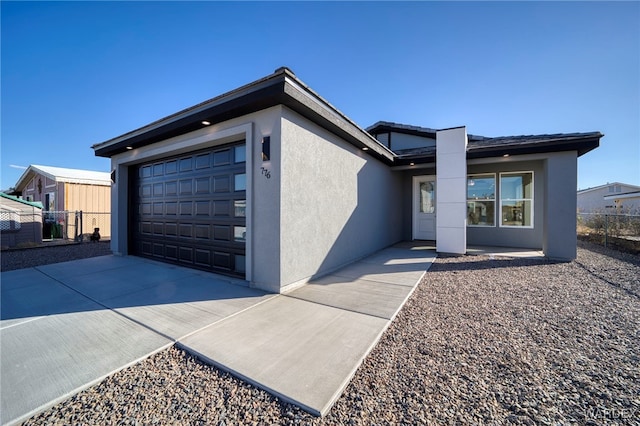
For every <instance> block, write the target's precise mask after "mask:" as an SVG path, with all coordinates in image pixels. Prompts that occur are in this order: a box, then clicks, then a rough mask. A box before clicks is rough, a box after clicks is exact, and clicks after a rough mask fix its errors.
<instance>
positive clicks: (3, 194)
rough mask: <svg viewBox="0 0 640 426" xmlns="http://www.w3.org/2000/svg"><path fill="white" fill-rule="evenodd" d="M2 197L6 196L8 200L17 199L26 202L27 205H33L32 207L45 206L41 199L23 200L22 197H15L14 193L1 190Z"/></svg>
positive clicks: (41, 207)
mask: <svg viewBox="0 0 640 426" xmlns="http://www.w3.org/2000/svg"><path fill="white" fill-rule="evenodd" d="M0 197H2V198H6V199H7V200H12V201H17V202H19V203H22V204H26V205H28V206H31V207H36V208H38V209H43V208H44V206H43V205H42V203H41V202H39V201H27V200H23V199H22V198H18V197H14V196H13V195H9V194H5V193H4V192H0Z"/></svg>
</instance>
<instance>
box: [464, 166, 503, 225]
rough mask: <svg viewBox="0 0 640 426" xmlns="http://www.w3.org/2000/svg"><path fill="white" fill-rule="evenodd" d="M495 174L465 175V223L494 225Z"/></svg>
mask: <svg viewBox="0 0 640 426" xmlns="http://www.w3.org/2000/svg"><path fill="white" fill-rule="evenodd" d="M495 212H496V175H494V174H482V175H469V176H468V177H467V225H468V226H495V224H496V223H495V220H496V219H495V218H496V213H495Z"/></svg>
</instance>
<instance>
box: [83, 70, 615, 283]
mask: <svg viewBox="0 0 640 426" xmlns="http://www.w3.org/2000/svg"><path fill="white" fill-rule="evenodd" d="M602 136H603V135H602V134H601V133H599V132H592V133H573V134H556V135H539V136H516V137H501V138H485V137H479V136H471V135H467V132H466V128H465V127H456V128H451V129H439V130H435V129H428V128H422V127H415V126H405V125H400V124H395V123H386V122H379V123H377V124H375V125H374V126H372V127H371V128H369V129H368V130H367V131H365V130H363V129H362V128H360V127H358V126H357V125H356V124H355V123H354V122H353V121H351V120H350V119H349V118H347V117H346V116H345V115H344V114H342V113H341V112H340V111H338V110H337V109H336V108H334V107H333V106H332V105H331V104H329V103H328V102H327V101H326V100H324V99H323V98H321V97H320V96H319V95H318V94H316V93H315V92H314V91H313V90H311V89H310V88H309V87H307V86H306V85H305V84H304V83H303V82H301V81H300V80H299V79H298V78H297V77H296V76H295V75H294V74H293V73H292V72H291V71H290V70H289V69H287V68H280V69H278V70H276V71H275V72H274V73H273V74H272V75H269V76H267V77H264V78H262V79H260V80H258V81H256V82H253V83H251V84H248V85H246V86H243V87H240V88H238V89H236V90H233V91H231V92H229V93H226V94H224V95H221V96H218V97H216V98H213V99H211V100H208V101H206V102H203V103H201V104H199V105H196V106H194V107H191V108H188V109H186V110H183V111H180V112H178V113H175V114H173V115H171V116H169V117H166V118H163V119H161V120H158V121H156V122H154V123H151V124H149V125H147V126H145V127H142V128H140V129H137V130H134V131H132V132H130V133H127V134H124V135H122V136H119V137H116V138H114V139H111V140H108V141H106V142H103V143H99V144H96V145H94V146H93V148H94V150H95V153H96V155H98V156H102V157H109V158H111V165H112V173H113V174H114V179H115V184H114V186H113V191H112V206H113V211H112V212H113V214H112V220H113V222H112V227H113V229H114V230H117V231H116V232H114V234H113V235H112V237H111V248H112V250H113V251H114V253H117V254H122V255H127V254H133V255H138V256H144V257H149V258H153V259H157V260H160V261H165V262H169V263H176V264H180V265H185V266H190V267H194V268H202V269H206V270H209V271H214V272H223V273H230V274H236V275H240V276H243V277H244V278H245V279H246V280H247V281H249V283H250V285H251V286H253V287H257V288H262V289H265V290H269V291H274V292H283V291H287V290H289V289H291V288H294V287H296V286H298V285H301V284H304V283H306V282H307V281H308V280H309V279H310V278H313V277H317V276H320V275H324V274H327V273H329V272H331V271H333V270H335V269H337V268H339V267H341V266H343V265H345V264H347V263H350V262H353V261H355V260H357V259H360V258H362V257H364V256H366V255H368V254H370V253H373V252H375V251H377V250H380V249H382V248H384V247H387V246H389V245H391V244H394V243H397V242H399V241H402V240H423V239H424V240H435V241H436V247H437V251H438V252H441V253H457V254H461V253H465V252H466V247H467V244H474V245H493V246H512V247H524V248H531V249H542V250H544V253H545V254H546V255H547V256H548V257H551V258H558V259H573V258H575V256H576V214H575V212H576V196H575V188H576V186H577V158H578V156H580V155H583V154H585V153H587V152H589V151H591V150H592V149H595V148H597V147H598V145H599V142H600V138H601V137H602Z"/></svg>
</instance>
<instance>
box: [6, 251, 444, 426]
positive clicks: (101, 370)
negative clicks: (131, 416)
mask: <svg viewBox="0 0 640 426" xmlns="http://www.w3.org/2000/svg"><path fill="white" fill-rule="evenodd" d="M434 258H435V252H433V251H432V250H428V249H425V248H421V247H419V246H417V245H414V244H402V245H398V246H395V247H393V248H388V249H386V250H383V251H381V252H378V253H377V254H374V255H373V256H370V257H369V258H366V259H364V260H362V261H360V262H357V263H354V264H351V265H349V266H347V267H345V268H343V269H341V270H339V271H336V272H335V273H333V274H331V275H328V276H325V277H323V278H321V279H318V280H315V281H313V282H311V283H309V284H307V285H305V286H303V287H301V288H299V289H297V290H295V291H292V292H290V293H288V294H285V295H274V294H267V293H264V292H261V291H259V290H255V289H250V288H248V287H247V286H246V282H244V281H241V280H235V279H233V278H228V277H224V276H220V275H215V274H210V273H205V272H200V271H196V270H192V269H187V268H181V267H176V266H172V265H167V264H164V263H159V262H153V261H149V260H145V259H141V258H136V257H116V256H104V257H98V258H91V259H84V260H78V261H72V262H66V263H60V264H55V265H47V266H41V267H38V268H30V269H23V270H17V271H11V272H5V273H2V281H1V285H0V289H1V298H0V301H1V303H2V306H1V307H0V313H1V320H0V342H1V346H0V377H1V382H0V395H1V405H0V411H1V417H0V421H1V422H2V424H12V423H17V422H20V421H24V420H26V419H27V418H29V417H30V416H32V415H34V414H36V413H38V412H40V411H42V410H44V409H46V408H48V407H50V406H52V405H54V404H55V403H57V402H60V401H62V400H64V399H66V398H68V397H69V396H71V395H73V394H75V393H77V392H79V391H80V390H82V389H84V388H87V387H89V386H92V385H93V384H95V383H97V382H99V381H100V380H102V379H103V378H104V377H107V376H108V375H110V374H113V373H114V372H116V371H118V370H120V369H122V368H125V367H127V366H129V365H132V364H134V363H136V362H138V361H140V360H141V359H144V358H146V357H148V356H149V355H151V354H153V353H155V352H157V351H160V350H162V349H164V348H166V347H168V346H170V345H173V344H175V343H176V342H177V343H178V344H179V345H180V346H181V347H183V348H184V349H186V350H187V351H189V352H192V353H194V354H196V355H198V356H199V357H201V358H202V359H204V360H208V361H209V362H211V363H212V364H215V365H217V366H219V367H221V368H223V369H226V370H228V371H231V372H232V373H234V374H236V375H238V376H239V377H242V378H244V379H246V380H247V381H249V382H251V383H253V384H255V385H256V386H258V387H261V388H263V389H266V390H268V391H270V392H272V393H274V394H276V395H278V396H280V397H281V398H282V399H284V400H287V401H291V402H293V403H296V404H298V405H300V406H302V407H303V408H305V409H306V410H308V411H310V412H312V413H315V414H324V413H326V412H327V411H328V410H329V409H330V407H331V405H332V404H333V402H334V401H335V400H336V399H337V398H338V397H339V396H340V394H341V393H342V391H343V389H344V387H345V386H346V385H347V383H348V382H349V380H350V379H351V377H352V376H353V374H354V373H355V370H356V369H357V367H358V366H359V365H360V363H361V362H362V360H363V359H364V358H365V357H366V355H367V354H368V353H369V351H370V350H371V349H372V348H373V347H374V346H375V344H376V343H377V341H378V339H379V338H380V336H381V334H382V333H383V332H384V330H385V329H386V328H387V327H388V325H389V324H390V322H391V320H392V319H393V318H394V316H395V315H396V314H397V312H398V311H399V309H400V308H401V307H402V305H403V304H404V302H405V301H406V299H407V298H408V297H409V295H410V294H411V292H412V291H413V289H414V288H415V285H416V284H417V283H418V282H419V280H420V278H421V277H422V275H423V274H424V273H425V271H426V270H427V269H428V268H429V266H430V265H431V262H432V261H433V259H434ZM232 284H235V285H232Z"/></svg>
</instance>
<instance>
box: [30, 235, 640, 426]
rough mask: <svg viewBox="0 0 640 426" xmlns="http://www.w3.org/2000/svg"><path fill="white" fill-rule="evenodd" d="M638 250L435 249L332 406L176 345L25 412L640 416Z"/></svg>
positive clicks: (483, 420) (160, 417)
mask: <svg viewBox="0 0 640 426" xmlns="http://www.w3.org/2000/svg"><path fill="white" fill-rule="evenodd" d="M639 277H640V260H639V259H638V258H637V256H627V255H622V254H619V253H616V252H611V251H606V250H601V249H598V248H595V247H593V246H589V245H587V244H585V243H581V245H580V248H579V251H578V259H577V260H576V261H574V262H570V263H557V262H552V261H549V260H532V259H500V258H495V259H494V258H490V257H486V256H462V257H441V258H438V259H437V260H436V262H435V263H434V265H433V266H432V268H431V270H430V272H429V273H427V274H426V276H425V278H424V279H423V281H422V282H421V284H420V285H419V286H418V287H417V289H416V291H415V292H414V294H413V295H412V297H411V298H410V299H409V301H408V302H407V304H406V305H405V306H404V308H403V309H402V310H401V312H400V313H399V315H398V316H397V318H396V320H395V321H394V322H393V324H392V325H391V326H390V327H389V329H388V330H387V331H386V332H385V334H384V335H383V337H382V339H381V340H380V342H379V343H378V345H377V346H376V347H375V348H374V350H373V351H372V352H371V354H370V355H369V356H368V357H367V358H366V360H365V361H364V363H363V364H362V366H361V367H360V368H359V369H358V371H357V373H356V375H355V376H354V378H353V380H352V381H351V382H350V384H349V385H348V386H347V388H346V390H345V392H344V394H343V395H342V396H341V397H340V398H339V399H338V401H337V402H336V404H335V405H334V407H333V408H332V410H331V411H330V412H329V414H328V415H327V416H326V417H325V418H322V419H318V418H314V417H313V416H311V415H309V414H307V413H305V412H304V411H302V410H300V409H298V408H297V407H295V406H293V405H290V404H286V403H283V402H281V401H279V400H278V399H277V398H276V397H274V396H271V395H269V394H268V393H266V392H264V391H261V390H259V389H256V388H254V387H252V386H250V385H248V384H246V383H244V382H242V381H240V380H238V379H236V378H235V377H233V376H231V375H229V374H227V373H225V372H221V371H220V370H218V369H216V368H214V367H211V366H208V365H206V364H204V363H202V362H200V361H199V360H198V359H196V358H194V357H192V356H190V355H188V354H186V353H184V352H183V351H181V350H179V349H177V348H175V347H174V348H170V349H168V350H165V351H162V352H159V353H157V354H156V355H154V356H152V357H150V358H148V359H146V360H144V361H142V362H140V363H138V364H136V365H134V366H132V367H130V368H127V369H124V370H122V371H120V372H118V373H116V374H114V375H113V376H111V377H109V378H107V379H105V380H104V381H102V382H101V383H100V384H98V385H96V386H94V387H92V388H90V389H87V390H85V391H83V392H80V393H79V394H77V395H75V396H73V397H71V398H70V399H68V400H66V401H64V402H62V403H60V404H58V405H56V406H55V407H53V408H51V409H49V410H47V411H45V412H43V413H41V414H39V415H38V416H36V417H34V418H32V419H30V420H28V421H27V422H26V424H29V425H44V424H132V425H136V424H167V423H173V424H212V425H235V424H327V425H337V424H354V425H361V424H362V425H365V424H366V425H369V424H374V425H387V424H464V425H467V424H470V425H474V424H476V425H491V424H495V425H498V424H500V425H502V424H514V425H534V424H535V425H538V424H540V425H545V424H548V425H557V424H562V425H564V424H580V425H582V424H593V425H599V424H628V425H639V424H640V421H639V419H640V368H639V367H638V366H639V365H640V344H639V343H640V297H639V296H638V294H639V293H640V282H639V281H640V280H639Z"/></svg>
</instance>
